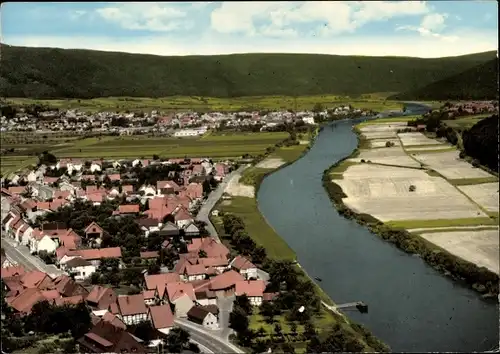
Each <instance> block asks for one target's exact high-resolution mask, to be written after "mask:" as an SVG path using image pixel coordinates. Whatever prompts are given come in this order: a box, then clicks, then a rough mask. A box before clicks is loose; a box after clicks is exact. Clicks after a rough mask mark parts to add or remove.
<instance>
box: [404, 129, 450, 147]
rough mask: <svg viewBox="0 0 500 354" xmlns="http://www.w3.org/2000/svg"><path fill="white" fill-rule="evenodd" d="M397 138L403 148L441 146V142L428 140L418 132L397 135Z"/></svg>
mask: <svg viewBox="0 0 500 354" xmlns="http://www.w3.org/2000/svg"><path fill="white" fill-rule="evenodd" d="M398 138H399V139H400V140H401V143H402V144H403V146H404V147H407V146H415V145H434V144H435V145H441V144H443V143H442V142H441V141H437V140H434V139H430V138H428V137H426V136H425V135H424V134H422V133H420V132H412V133H399V134H398Z"/></svg>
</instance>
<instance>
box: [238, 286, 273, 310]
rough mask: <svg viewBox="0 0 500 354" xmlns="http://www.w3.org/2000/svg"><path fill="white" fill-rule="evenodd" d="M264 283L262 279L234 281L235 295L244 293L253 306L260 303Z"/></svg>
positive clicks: (264, 287)
mask: <svg viewBox="0 0 500 354" xmlns="http://www.w3.org/2000/svg"><path fill="white" fill-rule="evenodd" d="M265 289H266V284H265V282H264V281H263V280H242V281H239V282H237V283H236V286H235V292H234V293H235V295H236V296H241V295H243V294H246V296H247V297H248V299H249V300H250V304H251V305H253V306H260V305H262V301H263V297H264V290H265Z"/></svg>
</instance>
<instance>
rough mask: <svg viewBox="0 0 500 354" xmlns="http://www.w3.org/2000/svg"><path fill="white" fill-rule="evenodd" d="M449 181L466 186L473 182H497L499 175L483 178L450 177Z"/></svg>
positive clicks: (455, 184)
mask: <svg viewBox="0 0 500 354" xmlns="http://www.w3.org/2000/svg"><path fill="white" fill-rule="evenodd" d="M448 182H450V183H451V184H453V185H454V186H466V185H472V184H483V183H495V182H498V178H497V177H481V178H460V179H448Z"/></svg>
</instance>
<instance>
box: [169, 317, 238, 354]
mask: <svg viewBox="0 0 500 354" xmlns="http://www.w3.org/2000/svg"><path fill="white" fill-rule="evenodd" d="M175 324H176V325H177V326H179V327H181V328H183V329H185V330H186V331H188V332H189V334H190V335H191V338H192V339H193V341H195V342H197V343H199V344H201V345H202V346H204V347H206V348H207V349H208V350H210V351H212V352H214V353H238V354H239V353H244V351H243V350H241V349H240V348H238V347H237V346H235V345H234V344H231V343H229V341H227V340H223V339H221V338H219V337H218V336H217V335H214V333H212V331H208V330H205V329H204V328H202V327H200V326H196V325H195V324H193V323H189V322H188V321H187V320H181V319H176V320H175Z"/></svg>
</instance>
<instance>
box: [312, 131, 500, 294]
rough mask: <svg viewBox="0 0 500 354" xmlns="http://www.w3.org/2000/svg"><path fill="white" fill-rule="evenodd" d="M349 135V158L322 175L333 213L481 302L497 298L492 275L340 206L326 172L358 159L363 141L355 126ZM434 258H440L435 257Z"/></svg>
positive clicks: (339, 194) (341, 193) (339, 193)
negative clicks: (353, 138)
mask: <svg viewBox="0 0 500 354" xmlns="http://www.w3.org/2000/svg"><path fill="white" fill-rule="evenodd" d="M353 132H354V133H355V134H356V136H357V139H358V144H357V147H356V149H354V150H353V152H352V153H351V154H350V155H349V156H346V157H345V158H343V159H341V160H339V161H337V162H336V163H335V164H333V165H332V166H330V167H329V168H327V169H326V170H325V171H324V172H323V178H322V179H323V187H324V188H325V190H326V192H327V194H328V197H329V199H330V201H331V202H332V204H333V205H334V207H335V209H336V210H337V212H338V213H339V214H340V215H342V216H343V217H344V218H346V219H351V220H355V221H356V222H357V223H358V224H360V225H363V226H365V227H367V228H368V229H369V230H370V232H372V233H373V234H375V235H377V236H378V237H380V238H381V239H382V240H384V241H388V242H390V243H392V244H394V245H395V246H396V247H398V248H399V249H400V250H402V251H404V252H405V253H407V254H413V255H417V256H418V257H420V258H422V259H423V260H424V261H425V263H426V264H427V265H429V266H431V267H432V268H434V269H435V270H437V271H439V272H440V273H441V274H443V275H445V276H448V277H451V278H452V279H454V280H455V281H458V282H459V283H461V284H462V285H467V287H469V288H472V289H474V290H475V291H477V292H478V293H480V294H481V295H482V296H483V298H494V297H497V296H499V291H498V282H499V277H498V275H497V274H495V273H493V272H492V271H490V270H488V269H486V268H484V267H479V266H477V265H476V264H474V263H471V262H469V261H466V260H464V259H462V258H460V257H458V256H455V255H454V254H452V253H450V252H449V251H447V250H446V249H444V248H442V247H439V246H438V245H435V244H433V243H431V242H430V241H427V240H425V239H424V238H423V237H421V236H420V235H418V234H412V233H410V232H409V231H407V230H406V229H401V228H394V227H391V226H388V225H387V224H385V223H383V222H381V221H380V220H378V219H376V218H375V217H373V216H372V215H370V214H365V213H358V212H355V211H353V210H352V209H350V208H349V207H347V206H346V205H345V204H344V202H343V198H346V197H347V195H346V194H345V193H344V191H343V190H342V187H341V186H340V185H339V184H337V183H335V181H333V180H332V178H331V176H330V172H331V171H332V170H334V169H335V168H337V167H339V166H340V165H341V164H342V163H343V162H345V161H346V160H347V159H350V158H354V157H356V156H357V155H358V153H359V149H360V147H361V145H362V144H363V141H364V140H366V139H365V138H364V137H362V136H361V132H360V131H359V129H357V128H356V126H353ZM437 255H440V256H439V257H438V256H437Z"/></svg>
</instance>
